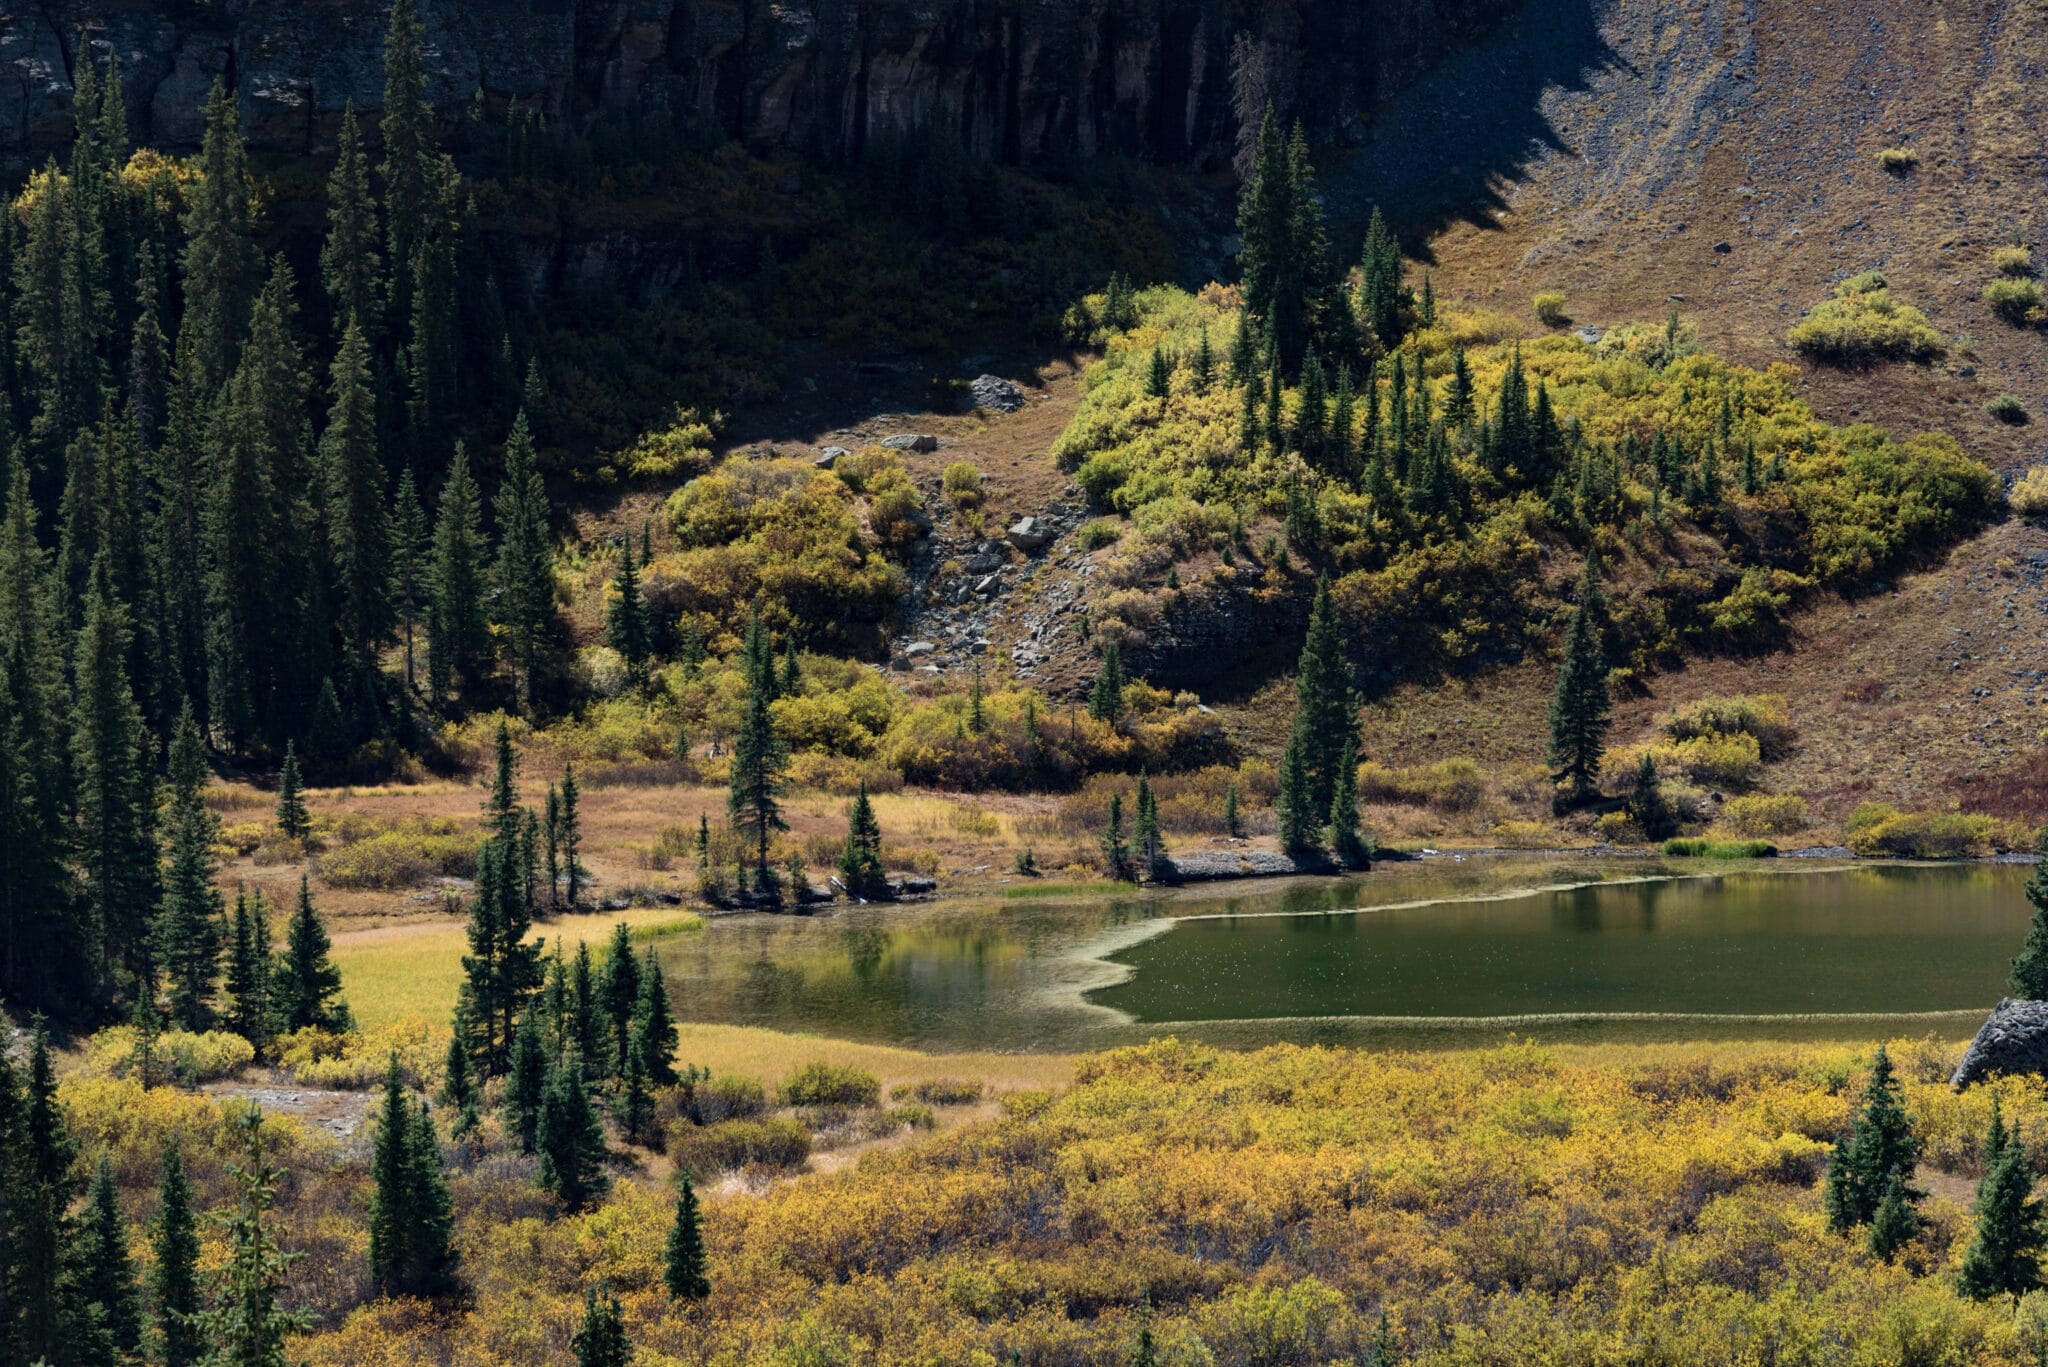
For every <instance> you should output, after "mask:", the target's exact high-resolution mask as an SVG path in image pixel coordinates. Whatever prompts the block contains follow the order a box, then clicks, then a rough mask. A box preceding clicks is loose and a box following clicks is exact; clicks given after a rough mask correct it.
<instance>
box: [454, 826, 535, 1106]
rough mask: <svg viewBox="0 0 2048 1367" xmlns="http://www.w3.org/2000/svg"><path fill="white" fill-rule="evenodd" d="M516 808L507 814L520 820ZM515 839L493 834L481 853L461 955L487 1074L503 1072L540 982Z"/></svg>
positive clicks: (475, 1045) (466, 997) (466, 1002)
mask: <svg viewBox="0 0 2048 1367" xmlns="http://www.w3.org/2000/svg"><path fill="white" fill-rule="evenodd" d="M516 819H517V813H516V809H515V810H514V813H513V815H512V816H510V817H508V818H507V820H516ZM517 848H518V847H517V842H516V840H508V839H507V838H506V837H504V836H502V835H495V836H492V837H491V838H489V839H487V840H485V841H484V843H483V847H482V848H481V849H480V850H479V851H478V853H477V880H476V895H475V896H474V897H473V898H471V900H470V910H469V924H468V928H467V939H468V947H469V952H468V953H467V954H464V955H463V956H462V970H463V985H462V999H461V1000H462V1004H463V1006H464V1007H465V1008H466V1010H467V1013H468V1014H467V1017H466V1019H467V1020H468V1021H469V1023H470V1025H471V1027H472V1029H473V1030H474V1031H475V1034H474V1036H473V1038H472V1040H471V1051H472V1053H473V1054H474V1055H475V1057H476V1059H477V1062H478V1064H479V1066H480V1067H481V1068H482V1069H483V1071H484V1072H485V1074H486V1075H494V1074H498V1073H502V1072H503V1071H504V1070H505V1066H506V1062H507V1059H508V1057H509V1055H510V1052H511V1049H512V1041H513V1035H514V1033H515V1032H516V1029H517V1026H518V1022H519V1016H520V1013H521V1012H522V1011H523V1010H524V1009H525V1006H526V1002H527V999H528V998H529V997H530V996H531V995H532V993H533V990H534V989H535V988H536V987H538V986H540V946H539V945H534V944H528V943H527V935H528V934H529V933H530V931H531V930H532V928H533V918H532V914H531V911H530V909H529V907H528V904H527V902H526V898H525V895H524V888H523V883H522V878H521V875H520V871H519V869H518V867H517Z"/></svg>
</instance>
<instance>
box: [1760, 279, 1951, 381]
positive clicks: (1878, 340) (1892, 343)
mask: <svg viewBox="0 0 2048 1367" xmlns="http://www.w3.org/2000/svg"><path fill="white" fill-rule="evenodd" d="M1790 341H1791V343H1792V345H1793V346H1794V347H1797V348H1798V349H1799V350H1800V351H1801V352H1802V353H1804V354H1805V355H1808V356H1812V357H1815V358H1816V359H1819V360H1824V361H1833V362H1836V363H1838V364H1855V363H1859V362H1865V361H1874V360H1895V361H1927V360H1932V359H1933V358H1934V357H1936V356H1939V355H1940V354H1941V353H1942V351H1943V349H1944V348H1943V346H1942V341H1941V334H1940V333H1939V332H1937V331H1935V329H1934V326H1933V325H1932V324H1931V323H1929V322H1928V321H1927V315H1926V314H1924V313H1922V312H1921V311H1920V310H1919V309H1916V308H1914V307H1912V306H1911V305H1910V304H1901V303H1898V302H1897V301H1896V300H1894V299H1893V298H1892V296H1891V291H1890V289H1888V288H1887V287H1886V282H1885V278H1884V277H1883V276H1882V275H1879V274H1878V273H1877V272H1876V271H1866V272H1864V273H1863V274H1862V275H1858V276H1853V277H1851V278H1850V279H1848V280H1844V281H1843V282H1842V283H1841V284H1839V285H1837V286H1836V287H1835V293H1834V297H1833V298H1831V299H1827V300H1823V301H1822V302H1821V303H1819V304H1816V305H1814V307H1813V309H1812V311H1811V312H1809V313H1808V314H1807V315H1806V317H1805V318H1804V319H1803V320H1802V321H1801V322H1800V323H1798V324H1797V325H1796V326H1795V327H1794V328H1793V329H1792V332H1791V336H1790Z"/></svg>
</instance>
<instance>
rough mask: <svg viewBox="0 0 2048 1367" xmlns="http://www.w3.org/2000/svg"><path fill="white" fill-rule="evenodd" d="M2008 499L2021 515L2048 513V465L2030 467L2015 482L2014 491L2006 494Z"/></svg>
mask: <svg viewBox="0 0 2048 1367" xmlns="http://www.w3.org/2000/svg"><path fill="white" fill-rule="evenodd" d="M2006 499H2007V501H2008V502H2009V503H2011V504H2012V510H2013V511H2014V512H2016V513H2018V514H2019V515H2020V516H2021V517H2040V516H2042V515H2043V514H2048V465H2035V466H2032V467H2030V468H2029V469H2028V470H2027V472H2026V473H2025V474H2024V475H2021V476H2020V477H2019V478H2018V479H2017V480H2015V481H2014V482H2013V486H2012V492H2011V493H2010V494H2008V495H2006Z"/></svg>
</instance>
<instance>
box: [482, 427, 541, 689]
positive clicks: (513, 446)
mask: <svg viewBox="0 0 2048 1367" xmlns="http://www.w3.org/2000/svg"><path fill="white" fill-rule="evenodd" d="M497 514H498V562H497V573H496V575H495V578H496V580H497V587H498V598H497V603H498V607H497V621H498V622H499V624H500V625H501V626H503V627H504V628H505V632H506V637H507V640H508V641H509V643H510V654H511V663H512V668H513V672H514V675H515V677H516V679H517V682H518V684H519V689H520V694H521V696H522V697H523V698H524V699H525V701H526V704H527V706H529V707H531V706H533V705H534V701H535V699H536V697H537V696H538V692H539V688H540V671H541V662H542V657H543V655H544V653H545V650H546V645H547V635H548V630H549V626H550V624H551V623H552V621H553V620H554V610H555V580H554V563H553V559H552V556H551V555H550V552H549V549H548V501H547V490H546V487H545V486H544V485H543V483H542V481H541V476H540V470H539V469H538V468H537V467H536V466H535V465H534V458H533V438H532V436H531V434H530V432H529V430H528V428H527V424H526V414H525V412H524V411H521V412H520V414H519V415H518V416H517V417H515V418H514V419H513V420H512V435H511V436H510V437H509V438H508V439H507V440H506V442H505V479H504V482H503V483H501V484H500V485H499V486H498V499H497Z"/></svg>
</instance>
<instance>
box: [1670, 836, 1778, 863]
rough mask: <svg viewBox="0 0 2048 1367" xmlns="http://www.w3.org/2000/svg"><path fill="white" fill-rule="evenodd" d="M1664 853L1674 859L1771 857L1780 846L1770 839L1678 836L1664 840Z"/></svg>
mask: <svg viewBox="0 0 2048 1367" xmlns="http://www.w3.org/2000/svg"><path fill="white" fill-rule="evenodd" d="M1664 853H1666V854H1668V855H1670V856H1671V857H1672V858H1673V859H1769V858H1772V857H1773V856H1775V855H1776V854H1777V853H1778V847H1777V846H1776V845H1773V844H1772V843H1771V842H1770V841H1768V840H1709V839H1707V838H1706V837H1704V836H1678V837H1674V838H1673V839H1670V840H1667V841H1665V842H1664Z"/></svg>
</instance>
